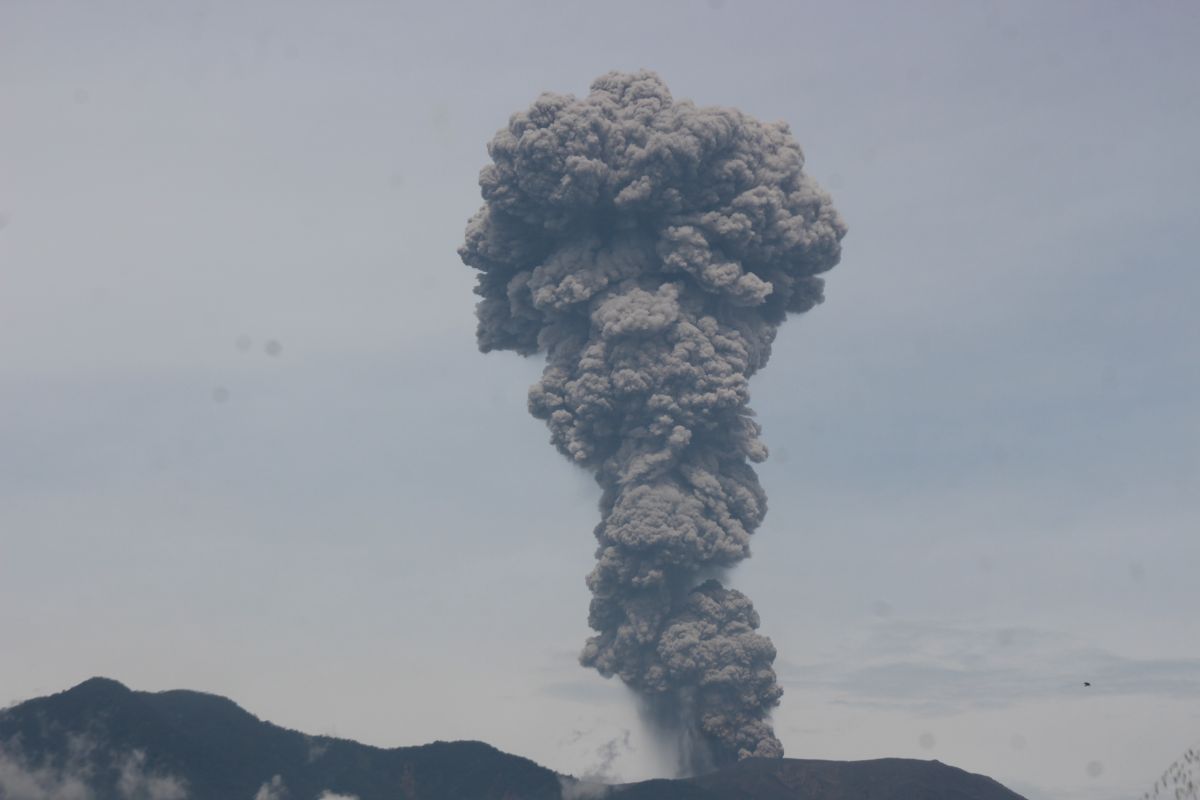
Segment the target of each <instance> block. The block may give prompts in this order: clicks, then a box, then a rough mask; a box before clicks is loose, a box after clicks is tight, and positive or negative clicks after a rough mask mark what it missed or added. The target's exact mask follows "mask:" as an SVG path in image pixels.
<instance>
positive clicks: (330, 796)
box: [317, 789, 358, 800]
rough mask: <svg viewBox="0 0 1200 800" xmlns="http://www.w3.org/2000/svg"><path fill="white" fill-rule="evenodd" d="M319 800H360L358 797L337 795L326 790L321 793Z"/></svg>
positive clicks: (354, 795)
mask: <svg viewBox="0 0 1200 800" xmlns="http://www.w3.org/2000/svg"><path fill="white" fill-rule="evenodd" d="M317 800H358V795H356V794H337V793H336V792H331V791H329V790H328V789H326V790H325V791H323V792H321V796H320V797H318V798H317Z"/></svg>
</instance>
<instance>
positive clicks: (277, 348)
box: [263, 339, 283, 358]
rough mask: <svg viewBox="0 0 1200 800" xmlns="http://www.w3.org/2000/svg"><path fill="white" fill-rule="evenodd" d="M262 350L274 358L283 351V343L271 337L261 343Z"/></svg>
mask: <svg viewBox="0 0 1200 800" xmlns="http://www.w3.org/2000/svg"><path fill="white" fill-rule="evenodd" d="M263 351H264V352H265V353H266V354H267V355H269V356H271V357H272V358H276V357H278V356H279V355H280V354H282V353H283V345H281V344H280V343H279V342H277V341H275V340H274V339H272V340H271V341H269V342H267V343H266V344H265V345H263Z"/></svg>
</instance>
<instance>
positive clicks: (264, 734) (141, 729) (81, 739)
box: [0, 678, 1021, 800]
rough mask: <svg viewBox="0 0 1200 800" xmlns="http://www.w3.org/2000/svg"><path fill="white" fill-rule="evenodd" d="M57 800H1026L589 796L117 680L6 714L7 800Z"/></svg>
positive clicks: (832, 779)
mask: <svg viewBox="0 0 1200 800" xmlns="http://www.w3.org/2000/svg"><path fill="white" fill-rule="evenodd" d="M13 764H20V765H23V767H22V768H23V769H24V770H26V773H27V775H26V777H27V776H28V775H34V776H36V777H37V778H38V780H40V781H41V783H38V782H37V781H32V782H31V780H32V779H27V780H25V781H24V783H21V784H20V785H18V782H16V779H14V778H12V777H11V775H10V776H9V777H8V778H6V777H5V776H6V774H8V773H6V771H5V769H3V767H4V766H5V765H8V769H9V772H11V770H12V765H13ZM275 776H279V780H278V781H277V782H276V784H275V785H272V784H271V782H272V780H273V779H274V778H275ZM6 780H7V781H8V783H7V784H6ZM72 780H74V781H75V783H74V784H71V783H70V781H72ZM81 785H86V787H87V789H86V791H85V792H84V793H83V794H80V789H79V787H80V786H81ZM31 786H34V787H35V788H32V789H31V788H30V787H31ZM37 786H40V787H42V788H40V789H38V788H36V787H37ZM64 786H69V787H70V791H68V790H67V789H65V788H63V787H64ZM14 787H15V788H14ZM38 792H41V794H38ZM56 794H58V795H61V796H64V797H65V796H67V795H70V796H71V797H72V798H81V799H84V798H85V799H86V800H284V799H285V798H286V800H317V798H320V797H321V796H322V795H327V796H343V797H345V796H353V797H356V798H358V799H359V800H563V798H585V797H586V798H593V797H596V798H599V797H604V798H620V800H640V799H644V800H649V799H650V798H654V800H901V798H903V800H1021V798H1020V797H1019V795H1016V794H1014V793H1013V792H1011V791H1009V790H1008V789H1005V788H1004V787H1003V786H1001V785H1000V784H999V783H997V782H995V781H993V780H991V779H990V778H986V777H984V776H981V775H972V774H970V773H967V772H964V771H962V770H959V769H956V768H954V767H949V766H946V765H944V764H941V763H939V762H936V761H915V760H907V759H878V760H874V761H859V762H842V761H811V760H801V759H781V760H780V759H750V760H747V761H743V762H740V763H738V764H736V765H734V766H731V767H728V768H726V769H722V770H720V771H717V772H714V773H711V774H708V775H701V776H697V777H694V778H687V779H679V780H655V781H643V782H640V783H633V784H623V785H619V786H611V787H605V786H586V787H585V786H584V785H583V784H580V783H578V782H576V781H575V779H573V778H571V777H570V776H563V775H559V774H558V773H555V772H553V771H552V770H549V769H546V768H544V767H541V766H539V765H537V764H535V763H534V762H533V761H530V760H529V759H526V758H521V757H519V756H513V755H509V754H507V753H503V752H501V751H500V750H497V749H496V748H494V747H492V746H491V745H488V744H485V743H483V742H469V741H468V742H434V743H432V744H427V745H421V746H418V747H398V748H392V749H384V748H379V747H371V746H369V745H363V744H359V743H357V742H353V741H349V740H345V739H335V738H332V737H328V736H309V735H306V734H303V733H300V732H297V731H292V730H288V729H286V728H281V727H279V726H277V725H273V724H271V723H270V722H266V721H263V720H260V719H258V718H257V717H255V716H254V715H253V714H251V713H249V712H248V711H246V710H244V709H242V708H241V707H240V706H238V705H237V704H236V703H234V702H232V701H231V700H227V699H226V698H223V697H219V696H217V695H211V694H204V693H202V692H193V691H185V690H175V691H167V692H154V693H151V692H137V691H133V690H130V689H128V688H127V687H125V686H124V685H122V684H120V683H118V682H117V681H114V680H110V679H107V678H93V679H91V680H88V681H85V682H83V683H81V684H79V685H78V686H76V687H74V688H72V689H69V690H67V691H65V692H60V693H58V694H54V695H50V696H48V697H41V698H37V699H34V700H29V701H27V702H24V703H21V704H19V705H16V706H13V707H12V708H9V709H7V710H4V711H0V800H58V798H57V797H55V795H56Z"/></svg>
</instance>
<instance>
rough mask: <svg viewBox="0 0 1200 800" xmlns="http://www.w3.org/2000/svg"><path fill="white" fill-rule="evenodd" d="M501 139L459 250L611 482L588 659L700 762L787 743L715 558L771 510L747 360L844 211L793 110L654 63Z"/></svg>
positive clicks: (763, 657)
mask: <svg viewBox="0 0 1200 800" xmlns="http://www.w3.org/2000/svg"><path fill="white" fill-rule="evenodd" d="M488 152H489V153H490V155H491V157H492V162H493V163H491V164H489V165H488V166H486V167H485V168H484V169H483V171H482V173H481V174H480V179H479V183H480V186H481V187H482V193H483V198H484V201H485V205H484V206H483V208H482V209H481V210H480V211H479V213H478V214H476V216H475V217H474V218H473V219H472V220H471V222H470V224H469V225H468V227H467V232H466V242H465V243H464V244H463V246H462V248H461V249H460V251H459V253H460V255H461V256H462V259H463V261H464V262H465V263H466V264H468V265H469V266H471V267H474V268H475V269H477V270H479V271H480V274H479V276H478V286H477V287H476V290H475V291H476V292H477V293H478V294H479V295H480V296H481V297H482V298H483V299H482V300H481V301H480V302H479V305H478V317H479V330H478V339H479V345H480V349H482V350H483V351H485V352H487V351H490V350H513V351H516V352H518V353H521V354H526V355H528V354H533V353H539V352H544V353H545V354H546V355H547V364H546V368H545V371H544V373H543V375H542V379H541V380H540V381H539V382H538V383H536V384H535V385H534V386H533V387H532V388H531V389H530V392H529V408H530V411H531V412H532V413H533V414H534V416H536V417H538V418H540V419H544V420H545V421H546V424H547V425H548V427H549V428H550V432H551V440H552V441H553V443H554V445H555V446H556V447H557V448H558V449H559V450H560V451H561V452H562V453H563V454H564V455H566V456H567V457H568V458H570V459H571V460H573V461H574V462H575V463H577V464H579V465H581V466H583V467H586V468H587V469H589V470H591V471H592V472H593V473H594V474H595V476H596V479H597V481H598V482H599V483H600V486H601V487H602V488H603V496H602V499H601V503H600V510H601V513H602V520H601V522H600V524H599V525H598V526H597V527H596V529H595V536H596V539H597V540H598V541H599V548H598V549H597V553H596V556H597V564H596V567H595V569H594V570H593V571H592V573H591V574H590V575H589V576H588V579H587V582H588V586H589V587H590V588H591V590H592V592H593V595H594V597H593V599H592V603H591V613H590V616H589V623H590V625H591V627H592V628H593V629H594V630H595V631H596V635H595V636H593V637H592V638H591V639H589V640H588V642H587V645H586V647H585V648H584V650H583V654H582V656H581V661H582V663H583V664H585V665H587V666H591V667H594V668H595V669H597V670H599V672H600V673H601V674H603V675H605V676H606V677H608V676H612V675H618V676H620V678H621V680H622V681H624V682H625V683H626V684H627V685H628V686H630V687H631V688H633V689H634V690H635V691H637V692H638V693H640V695H641V696H642V697H644V698H645V699H646V702H647V705H648V707H649V708H650V709H651V710H652V711H653V713H654V716H655V718H656V719H658V720H659V721H665V722H666V724H667V725H668V727H669V729H670V730H672V731H673V732H674V733H675V735H677V736H678V737H679V738H680V740H681V741H683V742H691V743H692V745H691V746H689V747H687V748H685V749H686V750H687V756H686V760H687V762H688V763H685V764H684V765H683V766H684V768H685V769H698V768H700V767H702V766H705V765H706V764H707V763H711V762H715V763H726V762H729V761H733V760H736V759H739V758H745V757H749V756H781V755H782V754H783V749H782V746H781V745H780V743H779V740H778V739H777V738H775V734H774V732H773V731H772V729H771V725H770V722H769V714H770V711H771V709H772V708H773V707H774V706H776V705H777V704H778V703H779V698H780V695H781V694H782V690H781V689H780V687H779V685H778V683H777V682H776V679H775V672H774V670H773V668H772V663H773V661H774V659H775V649H774V647H773V646H772V645H771V642H770V640H769V639H767V638H766V637H765V636H763V635H761V634H759V633H758V632H757V628H758V625H759V619H758V614H757V613H755V611H754V608H753V606H752V605H751V603H750V600H749V599H748V598H747V597H746V596H745V595H743V594H741V593H740V592H736V591H733V590H731V589H726V588H723V587H722V585H721V584H720V583H719V582H718V581H717V580H715V579H713V578H712V576H714V575H716V574H719V573H720V571H721V570H722V569H723V568H727V567H731V566H733V565H734V564H736V563H737V562H739V561H741V560H742V559H744V558H746V557H747V556H749V555H750V535H751V534H752V533H753V532H754V530H755V529H756V528H757V527H758V526H759V524H760V523H761V522H762V519H763V515H764V513H765V512H766V496H765V495H764V493H763V490H762V487H761V486H760V485H759V482H758V478H757V476H756V475H755V472H754V469H753V468H752V467H751V463H752V462H761V461H762V460H763V459H765V458H766V456H767V450H766V447H765V446H764V445H763V443H762V442H761V440H760V438H759V433H760V430H759V426H758V425H757V424H756V423H755V422H754V420H753V418H752V412H751V411H750V409H749V408H748V406H747V403H748V401H749V389H748V382H749V379H750V377H751V376H752V375H753V374H754V373H755V372H756V371H758V370H759V369H760V368H761V367H762V366H763V365H765V364H766V362H767V359H768V357H769V356H770V353H771V343H772V341H773V339H774V337H775V332H776V329H777V328H778V326H779V324H780V323H781V322H783V320H784V318H785V316H786V315H787V314H788V312H803V311H807V310H808V309H810V308H812V307H813V306H814V305H816V304H817V303H819V302H821V300H822V286H823V284H822V281H821V279H820V278H819V277H817V276H818V275H819V274H820V273H823V272H825V271H826V270H828V269H830V268H831V267H833V266H834V265H835V264H837V262H838V258H839V255H840V241H841V238H842V236H843V235H844V234H845V232H846V227H845V225H844V224H843V222H842V220H841V218H840V217H839V216H838V213H837V212H836V211H835V210H834V208H833V206H832V205H831V203H830V199H829V196H828V195H826V194H825V192H823V191H822V190H821V189H820V188H819V187H818V186H817V185H816V184H815V183H814V182H813V181H812V180H811V179H810V178H809V177H807V176H806V175H805V174H804V170H803V166H804V156H803V154H802V153H801V150H800V147H799V145H797V143H796V141H795V140H794V139H793V138H792V136H791V134H790V132H789V130H788V128H787V126H786V125H784V124H782V123H776V124H764V123H761V122H758V121H757V120H754V119H752V118H750V117H747V116H745V115H744V114H742V113H740V112H738V111H736V110H734V109H728V108H698V107H696V106H695V105H693V104H692V103H690V102H687V101H675V100H674V99H672V97H671V94H670V92H669V91H668V90H667V87H666V85H665V84H664V83H663V81H662V80H661V79H660V78H659V77H658V76H656V75H655V74H653V73H650V72H639V73H635V74H622V73H610V74H608V75H605V76H603V77H601V78H599V79H598V80H597V81H596V82H595V83H593V84H592V89H591V92H590V93H589V94H588V96H587V97H585V98H578V99H577V98H575V97H572V96H570V95H556V94H544V95H542V96H541V97H540V98H538V100H537V101H536V102H535V103H534V104H533V106H532V107H531V108H530V109H529V110H528V111H525V112H522V113H518V114H515V115H514V116H513V117H512V119H511V120H510V122H509V124H508V127H507V128H505V129H503V130H501V131H500V132H499V133H497V134H496V136H495V138H494V139H493V140H492V142H491V144H490V146H489V148H488Z"/></svg>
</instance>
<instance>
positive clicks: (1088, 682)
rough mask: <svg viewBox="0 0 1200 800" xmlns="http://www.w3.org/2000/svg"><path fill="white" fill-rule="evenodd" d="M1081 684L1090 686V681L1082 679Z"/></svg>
mask: <svg viewBox="0 0 1200 800" xmlns="http://www.w3.org/2000/svg"><path fill="white" fill-rule="evenodd" d="M1083 685H1084V686H1091V685H1092V684H1091V682H1090V681H1084V682H1083Z"/></svg>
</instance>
